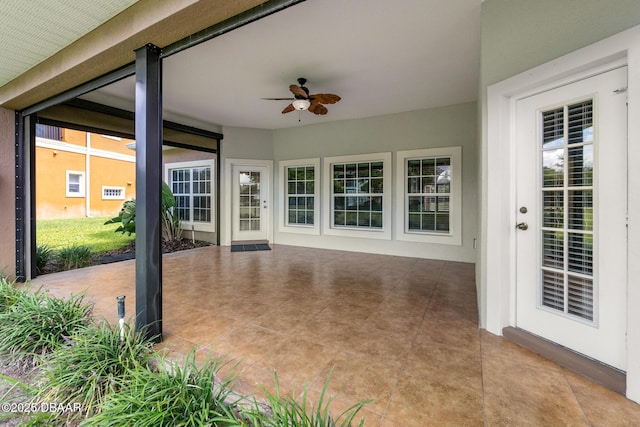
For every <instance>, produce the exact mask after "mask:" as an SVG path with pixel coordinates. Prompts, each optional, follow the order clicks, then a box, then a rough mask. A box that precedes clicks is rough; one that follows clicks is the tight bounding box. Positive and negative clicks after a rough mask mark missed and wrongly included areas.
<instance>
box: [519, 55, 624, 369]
mask: <svg viewBox="0 0 640 427" xmlns="http://www.w3.org/2000/svg"><path fill="white" fill-rule="evenodd" d="M626 86H627V69H626V67H622V68H619V69H616V70H613V71H609V72H606V73H603V74H600V75H597V76H594V77H590V78H588V79H585V80H581V81H578V82H575V83H572V84H569V85H566V86H562V87H560V88H556V89H553V90H550V91H547V92H543V93H540V94H537V95H534V96H531V97H529V98H525V99H522V100H519V101H517V105H516V115H517V117H516V119H517V125H516V143H517V147H516V156H517V159H516V162H517V163H516V164H517V171H516V179H517V182H516V206H515V209H516V220H517V225H516V250H517V253H516V269H517V272H516V324H517V326H518V327H519V328H522V329H524V330H527V331H529V332H531V333H533V334H536V335H538V336H541V337H543V338H546V339H549V340H551V341H553V342H556V343H558V344H560V345H562V346H565V347H568V348H570V349H572V350H575V351H577V352H579V353H582V354H584V355H586V356H589V357H591V358H594V359H596V360H599V361H601V362H603V363H606V364H608V365H611V366H614V367H616V368H618V369H622V370H625V369H626V347H625V344H626V343H625V334H626V290H627V276H626V271H627V234H626V213H627V155H626V153H627V138H626V123H627V122H626V121H627V111H626V95H625V93H624V92H625V88H626Z"/></svg>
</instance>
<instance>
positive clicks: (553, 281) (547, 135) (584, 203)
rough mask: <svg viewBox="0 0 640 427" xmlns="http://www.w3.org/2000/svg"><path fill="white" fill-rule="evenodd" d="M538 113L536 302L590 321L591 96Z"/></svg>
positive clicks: (591, 222) (591, 265)
mask: <svg viewBox="0 0 640 427" xmlns="http://www.w3.org/2000/svg"><path fill="white" fill-rule="evenodd" d="M541 115H542V120H541V121H542V141H541V147H540V155H541V157H540V158H541V162H540V164H541V165H542V189H541V191H542V194H541V200H542V203H541V207H542V213H541V214H542V218H543V220H542V227H541V234H542V236H541V241H542V274H541V279H542V280H541V284H540V286H541V289H540V296H541V301H540V303H541V304H542V305H543V306H545V307H548V308H550V309H553V310H557V311H558V312H560V313H563V314H566V315H570V316H577V317H579V318H581V319H584V320H587V321H593V320H594V298H593V297H594V292H593V290H594V277H593V248H594V243H595V242H594V233H593V223H594V215H595V212H594V209H593V172H594V170H593V168H594V163H593V148H594V147H593V143H594V140H593V99H587V100H584V101H582V102H578V103H572V104H569V105H564V106H562V107H559V108H554V109H551V110H547V111H543V112H542V113H541Z"/></svg>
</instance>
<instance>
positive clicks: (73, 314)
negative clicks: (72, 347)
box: [0, 291, 92, 359]
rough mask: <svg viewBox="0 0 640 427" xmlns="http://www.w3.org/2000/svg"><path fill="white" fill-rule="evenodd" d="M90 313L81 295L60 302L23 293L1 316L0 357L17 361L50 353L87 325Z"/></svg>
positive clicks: (45, 295)
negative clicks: (10, 357) (7, 357)
mask: <svg viewBox="0 0 640 427" xmlns="http://www.w3.org/2000/svg"><path fill="white" fill-rule="evenodd" d="M91 309H92V306H91V305H89V304H87V303H85V302H84V298H83V295H71V296H70V297H69V298H68V299H61V298H53V297H50V296H49V295H47V294H46V293H44V292H41V291H36V292H34V293H31V292H26V291H25V292H22V293H20V294H19V295H18V296H17V298H16V300H15V302H14V303H13V304H12V305H10V306H8V307H7V308H6V309H5V310H3V311H2V312H0V353H1V354H6V355H11V356H14V357H15V358H17V359H22V358H25V357H29V356H34V355H43V354H47V353H50V352H51V351H53V350H54V349H56V348H57V347H58V346H59V345H60V344H61V343H63V342H64V341H65V339H67V337H69V336H72V335H74V334H75V332H76V331H77V330H78V329H79V328H81V327H83V326H86V325H88V324H89V323H90V321H91V317H90V314H91Z"/></svg>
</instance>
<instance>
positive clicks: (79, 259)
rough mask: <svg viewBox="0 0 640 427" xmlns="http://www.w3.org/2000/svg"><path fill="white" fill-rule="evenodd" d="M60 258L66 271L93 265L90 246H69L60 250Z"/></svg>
mask: <svg viewBox="0 0 640 427" xmlns="http://www.w3.org/2000/svg"><path fill="white" fill-rule="evenodd" d="M58 258H59V260H60V262H61V263H62V266H63V268H64V269H65V270H71V269H74V268H81V267H86V266H87V265H89V264H91V248H90V247H89V246H84V245H80V246H69V247H67V248H64V249H62V250H60V252H59V253H58Z"/></svg>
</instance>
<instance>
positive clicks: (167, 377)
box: [83, 350, 246, 427]
mask: <svg viewBox="0 0 640 427" xmlns="http://www.w3.org/2000/svg"><path fill="white" fill-rule="evenodd" d="M222 366H223V364H222V363H221V360H220V359H209V360H207V362H206V363H204V365H203V366H202V367H199V366H198V365H197V364H196V361H195V351H193V350H192V351H191V352H190V353H189V355H187V357H186V360H185V363H184V365H182V366H181V365H180V364H178V363H176V362H167V361H166V360H164V359H160V361H159V363H158V371H157V372H155V371H153V370H151V369H149V368H146V367H143V366H138V367H136V368H135V369H133V370H132V371H131V372H130V374H129V375H128V377H127V379H126V381H120V382H119V391H118V392H114V393H110V394H108V395H107V397H106V399H105V402H104V404H103V405H102V407H101V411H100V412H99V413H98V414H97V415H95V416H94V417H91V418H89V419H87V420H85V421H84V422H83V425H90V426H91V425H95V426H101V427H108V426H137V427H142V426H154V427H155V426H185V427H186V426H241V425H243V424H241V422H240V421H238V418H237V415H236V412H235V409H234V408H235V405H234V402H236V401H237V399H236V398H234V397H233V395H232V394H231V390H232V387H233V385H232V381H233V380H226V381H223V382H222V383H221V384H216V379H217V373H218V371H219V370H220V368H221V367H222ZM244 425H246V424H244Z"/></svg>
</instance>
